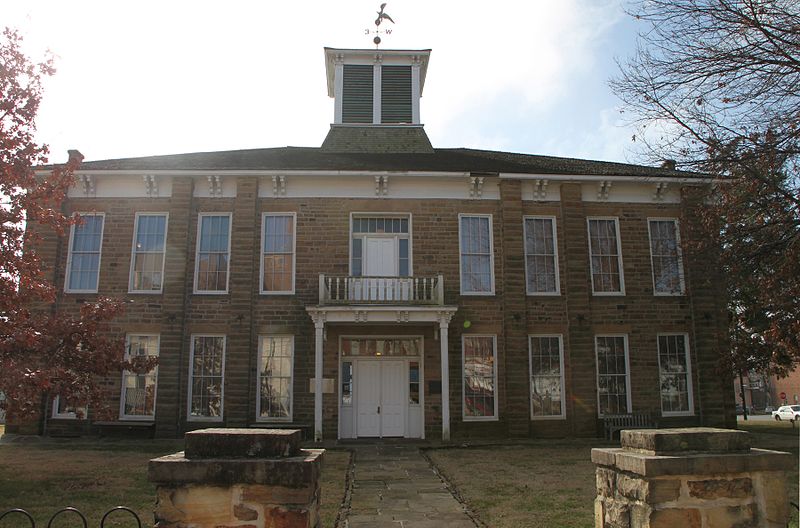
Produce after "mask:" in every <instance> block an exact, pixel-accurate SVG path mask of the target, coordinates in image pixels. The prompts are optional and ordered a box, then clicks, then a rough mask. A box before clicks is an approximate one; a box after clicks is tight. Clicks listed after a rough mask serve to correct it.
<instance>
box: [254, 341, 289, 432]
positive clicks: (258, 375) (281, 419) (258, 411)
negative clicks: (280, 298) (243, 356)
mask: <svg viewBox="0 0 800 528" xmlns="http://www.w3.org/2000/svg"><path fill="white" fill-rule="evenodd" d="M269 338H281V339H284V338H289V342H290V343H291V345H290V346H291V355H290V357H291V361H290V363H291V372H290V375H289V416H287V417H278V418H274V417H269V416H261V378H262V375H261V371H262V368H263V364H262V362H261V361H262V358H263V350H264V341H265V340H266V339H269ZM294 357H295V356H294V336H293V335H288V334H275V335H272V334H262V335H259V336H258V360H257V361H256V363H257V364H258V371H257V372H256V421H257V422H270V423H271V422H291V421H292V420H293V416H294Z"/></svg>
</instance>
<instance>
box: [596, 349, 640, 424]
mask: <svg viewBox="0 0 800 528" xmlns="http://www.w3.org/2000/svg"><path fill="white" fill-rule="evenodd" d="M595 348H596V350H597V404H598V412H599V413H600V416H603V415H605V414H620V413H628V412H630V410H631V406H630V387H629V382H628V340H627V338H626V337H625V336H597V337H596V338H595Z"/></svg>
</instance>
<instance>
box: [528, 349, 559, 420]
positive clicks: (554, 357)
mask: <svg viewBox="0 0 800 528" xmlns="http://www.w3.org/2000/svg"><path fill="white" fill-rule="evenodd" d="M530 354H531V357H530V365H531V418H533V419H537V418H562V417H564V415H565V409H564V396H563V392H564V358H563V354H562V352H561V336H531V337H530Z"/></svg>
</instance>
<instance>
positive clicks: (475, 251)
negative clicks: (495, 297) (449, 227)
mask: <svg viewBox="0 0 800 528" xmlns="http://www.w3.org/2000/svg"><path fill="white" fill-rule="evenodd" d="M459 247H460V251H461V293H462V295H463V294H477V295H481V294H483V295H491V294H493V293H494V269H493V268H494V266H493V260H494V258H493V256H492V249H493V248H492V217H491V215H460V216H459Z"/></svg>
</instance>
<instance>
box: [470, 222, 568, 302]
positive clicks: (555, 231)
mask: <svg viewBox="0 0 800 528" xmlns="http://www.w3.org/2000/svg"><path fill="white" fill-rule="evenodd" d="M528 220H550V221H552V224H551V226H552V228H553V265H554V269H555V280H556V289H555V291H549V292H535V291H530V290H529V289H528V285H529V284H530V280H529V278H530V271H529V270H528V251H527V244H526V243H525V241H526V240H527V239H528ZM460 239H461V238H460V236H459V240H460ZM522 252H523V254H524V257H525V293H526V294H527V295H531V296H548V295H549V296H553V295H561V277H560V275H559V270H558V267H559V266H558V229H557V227H556V217H555V216H545V215H535V216H534V215H530V216H523V217H522Z"/></svg>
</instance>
